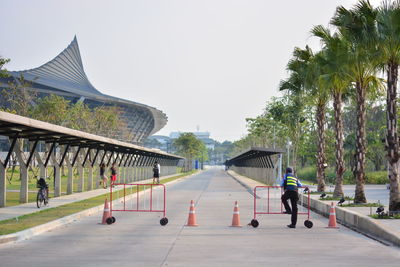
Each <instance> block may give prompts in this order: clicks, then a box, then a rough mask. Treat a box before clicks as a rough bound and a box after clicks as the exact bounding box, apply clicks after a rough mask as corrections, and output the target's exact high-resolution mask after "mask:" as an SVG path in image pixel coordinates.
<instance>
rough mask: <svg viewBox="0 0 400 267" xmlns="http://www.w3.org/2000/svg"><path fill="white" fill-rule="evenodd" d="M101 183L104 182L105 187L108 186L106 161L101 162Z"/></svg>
mask: <svg viewBox="0 0 400 267" xmlns="http://www.w3.org/2000/svg"><path fill="white" fill-rule="evenodd" d="M100 179H101V180H100V185H101V183H103V188H104V189H106V188H107V180H108V179H107V176H106V164H104V162H103V163H102V164H100Z"/></svg>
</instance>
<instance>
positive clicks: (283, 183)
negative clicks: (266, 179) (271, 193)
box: [281, 173, 303, 191]
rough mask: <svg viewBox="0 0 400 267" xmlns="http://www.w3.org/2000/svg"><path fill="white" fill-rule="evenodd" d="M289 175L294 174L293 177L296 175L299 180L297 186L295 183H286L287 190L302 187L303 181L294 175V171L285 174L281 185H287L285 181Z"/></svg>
mask: <svg viewBox="0 0 400 267" xmlns="http://www.w3.org/2000/svg"><path fill="white" fill-rule="evenodd" d="M288 176H292V177H295V178H296V180H297V186H293V185H286V188H285V190H293V191H294V190H297V187H302V186H303V185H302V184H301V182H300V180H299V179H298V178H297V177H296V176H294V174H292V173H287V174H285V176H284V177H283V180H282V182H281V186H283V187H284V186H285V182H286V181H287V177H288Z"/></svg>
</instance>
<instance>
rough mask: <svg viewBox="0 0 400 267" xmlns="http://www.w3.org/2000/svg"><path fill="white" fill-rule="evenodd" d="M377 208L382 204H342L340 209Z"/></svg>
mask: <svg viewBox="0 0 400 267" xmlns="http://www.w3.org/2000/svg"><path fill="white" fill-rule="evenodd" d="M379 206H382V204H379V203H360V204H355V203H350V204H343V205H342V206H341V207H379Z"/></svg>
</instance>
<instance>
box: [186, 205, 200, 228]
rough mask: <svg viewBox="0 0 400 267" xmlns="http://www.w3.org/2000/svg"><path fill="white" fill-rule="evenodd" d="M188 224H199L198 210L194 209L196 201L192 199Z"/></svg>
mask: <svg viewBox="0 0 400 267" xmlns="http://www.w3.org/2000/svg"><path fill="white" fill-rule="evenodd" d="M186 226H199V225H198V224H196V212H195V211H194V201H193V200H192V201H190V210H189V218H188V223H187V224H186Z"/></svg>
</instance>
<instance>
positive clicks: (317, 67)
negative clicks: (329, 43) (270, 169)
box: [280, 46, 328, 192]
mask: <svg viewBox="0 0 400 267" xmlns="http://www.w3.org/2000/svg"><path fill="white" fill-rule="evenodd" d="M321 56H322V55H320V54H319V53H317V54H314V53H313V51H312V50H311V48H310V47H309V46H306V48H305V49H300V48H295V50H294V52H293V58H292V59H291V60H290V61H289V63H288V66H287V69H288V70H289V71H290V73H291V75H290V77H289V78H288V79H287V80H286V81H284V82H281V85H280V90H285V89H286V90H288V91H290V92H291V93H292V94H294V95H298V96H300V95H302V96H304V97H305V98H306V99H307V100H308V102H310V104H311V105H312V106H313V107H315V108H316V113H315V118H316V122H317V133H318V142H317V147H318V151H317V155H316V158H317V182H318V189H317V190H318V191H320V192H323V191H325V167H326V156H325V124H326V115H325V114H326V104H327V102H328V95H327V93H326V90H324V87H323V86H321V84H320V83H319V75H320V74H321V60H322V58H321Z"/></svg>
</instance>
